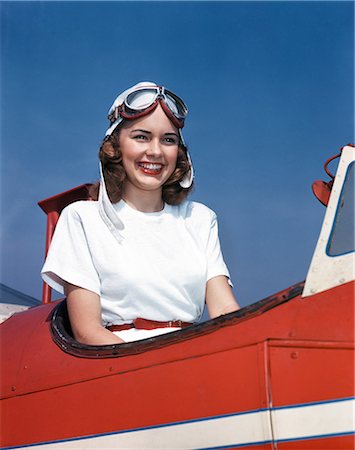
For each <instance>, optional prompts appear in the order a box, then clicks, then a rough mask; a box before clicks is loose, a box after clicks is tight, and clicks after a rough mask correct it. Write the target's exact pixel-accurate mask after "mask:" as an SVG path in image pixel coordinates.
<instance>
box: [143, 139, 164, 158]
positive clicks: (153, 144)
mask: <svg viewBox="0 0 355 450" xmlns="http://www.w3.org/2000/svg"><path fill="white" fill-rule="evenodd" d="M146 154H147V155H148V156H154V157H158V156H160V155H161V154H162V150H161V146H160V142H159V140H158V139H152V140H151V141H150V142H149V143H148V147H147V150H146Z"/></svg>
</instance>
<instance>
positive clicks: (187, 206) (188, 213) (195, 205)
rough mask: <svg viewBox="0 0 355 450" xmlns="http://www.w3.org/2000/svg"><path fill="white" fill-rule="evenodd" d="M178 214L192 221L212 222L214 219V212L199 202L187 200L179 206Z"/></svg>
mask: <svg viewBox="0 0 355 450" xmlns="http://www.w3.org/2000/svg"><path fill="white" fill-rule="evenodd" d="M179 213H180V215H181V216H183V218H184V219H189V218H191V219H192V220H197V221H202V222H205V221H207V220H212V219H213V218H214V217H216V214H215V212H214V211H213V210H212V209H211V208H209V207H208V206H206V205H204V204H203V203H200V202H195V201H189V200H186V201H185V202H183V203H181V205H179Z"/></svg>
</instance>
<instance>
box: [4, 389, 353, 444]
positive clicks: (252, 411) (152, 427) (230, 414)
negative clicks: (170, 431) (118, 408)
mask: <svg viewBox="0 0 355 450" xmlns="http://www.w3.org/2000/svg"><path fill="white" fill-rule="evenodd" d="M349 400H355V397H345V398H340V399H331V400H323V401H319V402H310V403H300V404H294V405H287V406H277V407H273V408H261V409H254V410H249V411H243V412H237V413H229V414H221V415H218V416H210V417H201V418H199V419H192V420H183V421H180V422H171V423H164V424H160V425H153V426H148V427H140V428H132V429H128V430H121V431H112V432H110V433H100V434H93V435H88V436H80V437H75V438H70V439H60V440H53V441H44V442H37V443H33V444H24V445H18V446H13V447H0V450H11V449H18V448H30V447H34V446H36V445H38V446H40V445H50V444H60V443H64V442H75V441H79V440H84V439H93V438H98V437H104V436H112V435H120V434H123V433H134V432H136V431H145V430H154V429H157V428H166V427H173V426H177V425H185V424H190V423H196V422H199V423H200V422H206V421H208V420H217V419H223V418H228V417H237V416H242V415H247V414H256V413H260V412H265V411H277V410H282V409H293V408H305V407H307V406H314V405H325V404H329V403H341V402H346V401H349ZM351 434H354V432H346V433H341V434H333V435H331V434H329V435H321V436H314V437H313V436H312V437H308V436H307V437H302V438H290V439H285V440H277V442H291V441H298V440H308V439H317V438H323V437H324V438H327V437H333V436H345V435H351ZM271 442H272V441H260V442H249V443H246V444H234V445H228V446H222V447H205V449H206V450H207V449H209V450H213V449H217V448H218V449H224V448H226V449H228V448H239V447H245V446H248V445H249V446H254V445H262V444H268V443H271ZM200 450H203V449H200Z"/></svg>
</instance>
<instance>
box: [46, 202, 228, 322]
mask: <svg viewBox="0 0 355 450" xmlns="http://www.w3.org/2000/svg"><path fill="white" fill-rule="evenodd" d="M113 206H114V208H115V210H116V212H117V214H118V215H119V217H120V219H121V221H122V222H123V224H124V228H123V230H122V231H120V234H121V235H122V237H123V239H122V242H120V243H119V242H117V240H116V239H115V238H114V237H113V235H112V234H111V232H110V231H109V229H108V228H107V226H106V225H105V223H104V222H103V220H102V219H101V217H100V214H99V210H98V202H96V201H78V202H75V203H72V204H70V205H69V206H67V207H66V208H65V209H64V210H63V211H62V213H61V216H60V218H59V221H58V224H57V227H56V230H55V233H54V236H53V240H52V243H51V246H50V249H49V252H48V256H47V259H46V262H45V264H44V266H43V269H42V277H43V280H44V281H45V282H46V283H48V284H49V285H50V286H51V287H53V288H54V289H56V290H57V291H59V292H61V293H63V288H64V286H65V283H66V282H68V283H71V284H74V285H76V286H79V287H82V288H85V289H88V290H89V291H92V292H95V293H96V294H98V295H99V296H100V300H101V308H102V323H103V325H104V326H107V325H112V324H123V323H130V322H132V321H133V320H134V319H136V318H137V317H141V318H144V319H150V320H158V321H169V320H182V321H185V322H194V321H196V320H198V319H199V318H200V316H201V314H202V312H203V308H204V303H205V290H206V282H207V281H208V280H209V279H211V278H213V277H215V276H218V275H225V276H226V277H228V278H229V272H228V269H227V267H226V265H225V263H224V261H223V256H222V253H221V249H220V243H219V238H218V226H217V218H216V214H215V213H214V212H213V211H212V210H210V209H209V208H207V207H206V206H204V205H202V204H201V203H196V202H189V201H186V202H184V203H182V204H181V205H179V206H171V205H165V207H164V209H163V210H162V211H160V212H155V213H143V212H140V211H137V210H135V209H133V208H131V207H130V206H128V205H127V204H126V203H125V202H124V201H123V200H121V201H120V202H119V203H117V204H115V205H113Z"/></svg>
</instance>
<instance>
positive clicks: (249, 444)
mask: <svg viewBox="0 0 355 450" xmlns="http://www.w3.org/2000/svg"><path fill="white" fill-rule="evenodd" d="M342 436H355V432H353V431H351V432H344V433H334V434H322V435H319V436H304V437H300V438H290V439H278V440H277V441H274V442H277V443H282V442H294V441H310V440H314V439H329V438H334V437H342ZM272 442H273V441H259V442H247V443H246V444H230V445H223V446H219V447H203V448H199V449H196V450H222V449H228V448H243V447H253V446H257V445H264V444H272Z"/></svg>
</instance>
